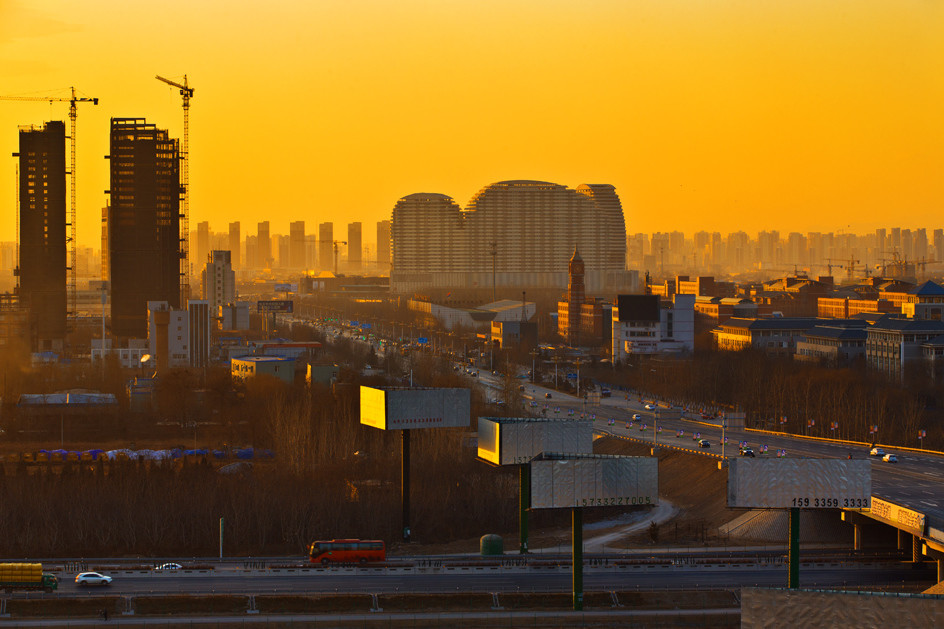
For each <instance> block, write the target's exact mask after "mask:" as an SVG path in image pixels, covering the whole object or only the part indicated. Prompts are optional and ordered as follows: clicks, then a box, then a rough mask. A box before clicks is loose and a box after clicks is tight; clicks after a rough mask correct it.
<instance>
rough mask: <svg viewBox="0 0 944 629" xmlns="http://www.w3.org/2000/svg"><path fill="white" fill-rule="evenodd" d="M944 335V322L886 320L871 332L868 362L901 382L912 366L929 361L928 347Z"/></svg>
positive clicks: (872, 328) (870, 365)
mask: <svg viewBox="0 0 944 629" xmlns="http://www.w3.org/2000/svg"><path fill="white" fill-rule="evenodd" d="M942 334H944V321H941V320H927V319H906V318H902V317H883V318H882V319H881V320H880V321H877V322H875V323H874V324H872V326H870V327H869V328H868V338H867V340H866V361H867V362H868V365H869V367H870V368H872V369H875V370H876V371H879V372H881V373H883V374H885V375H886V376H888V377H889V378H892V379H896V380H900V379H901V378H903V377H904V373H905V370H906V369H907V368H908V366H909V365H917V364H920V363H919V361H920V360H921V359H923V358H925V357H926V356H925V348H924V345H925V344H926V343H928V342H931V341H934V339H936V338H937V337H938V336H941V335H942Z"/></svg>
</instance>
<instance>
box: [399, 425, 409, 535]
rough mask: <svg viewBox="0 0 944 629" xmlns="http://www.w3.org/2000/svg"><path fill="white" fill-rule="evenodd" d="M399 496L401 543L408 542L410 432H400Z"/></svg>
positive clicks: (407, 430) (406, 430)
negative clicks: (401, 527) (401, 512)
mask: <svg viewBox="0 0 944 629" xmlns="http://www.w3.org/2000/svg"><path fill="white" fill-rule="evenodd" d="M400 436H401V437H402V440H401V442H400V495H401V497H402V501H403V541H404V542H409V541H410V430H409V429H405V430H401V431H400Z"/></svg>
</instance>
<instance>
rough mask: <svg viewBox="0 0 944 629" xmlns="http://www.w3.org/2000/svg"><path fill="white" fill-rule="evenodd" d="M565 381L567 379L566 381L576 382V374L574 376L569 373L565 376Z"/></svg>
mask: <svg viewBox="0 0 944 629" xmlns="http://www.w3.org/2000/svg"><path fill="white" fill-rule="evenodd" d="M567 379H568V380H576V379H577V374H575V373H569V374H567Z"/></svg>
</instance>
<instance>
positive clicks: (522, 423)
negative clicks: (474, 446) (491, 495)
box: [478, 417, 593, 465]
mask: <svg viewBox="0 0 944 629" xmlns="http://www.w3.org/2000/svg"><path fill="white" fill-rule="evenodd" d="M478 442H479V450H478V456H479V458H480V459H482V460H484V461H486V462H488V463H492V464H494V465H516V464H521V463H528V462H529V461H531V459H533V458H534V457H536V456H537V455H539V454H541V453H542V452H562V453H567V454H590V453H592V452H593V422H591V421H589V420H587V421H584V420H578V421H574V420H567V419H542V418H534V417H479V434H478Z"/></svg>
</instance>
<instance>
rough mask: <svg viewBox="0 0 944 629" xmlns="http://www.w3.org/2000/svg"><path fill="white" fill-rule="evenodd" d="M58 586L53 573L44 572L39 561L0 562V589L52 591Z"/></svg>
mask: <svg viewBox="0 0 944 629" xmlns="http://www.w3.org/2000/svg"><path fill="white" fill-rule="evenodd" d="M58 587H59V579H57V578H56V575H54V574H44V573H43V564H41V563H0V590H3V591H4V592H7V593H9V592H12V591H14V590H42V591H44V592H47V593H48V592H52V591H53V590H55V589H57V588H58Z"/></svg>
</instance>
